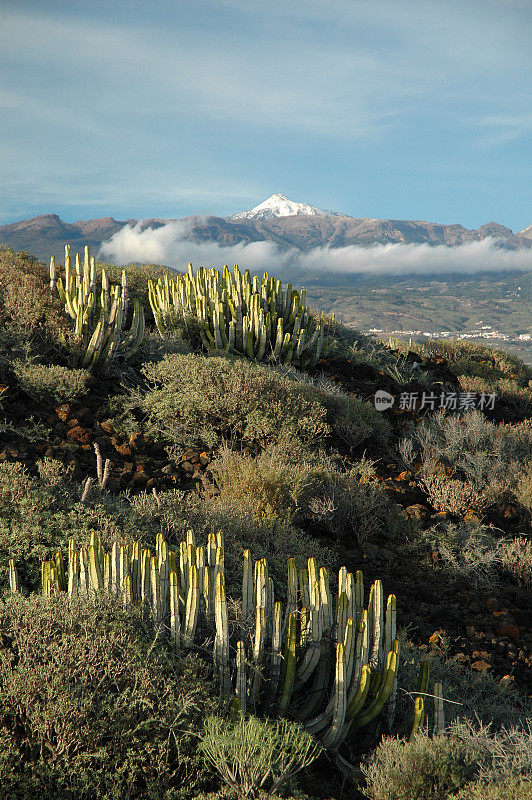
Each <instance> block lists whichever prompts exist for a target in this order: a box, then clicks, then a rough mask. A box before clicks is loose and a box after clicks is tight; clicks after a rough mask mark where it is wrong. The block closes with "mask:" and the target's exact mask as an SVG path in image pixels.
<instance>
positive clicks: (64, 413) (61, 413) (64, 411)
mask: <svg viewBox="0 0 532 800" xmlns="http://www.w3.org/2000/svg"><path fill="white" fill-rule="evenodd" d="M70 408H71V407H70V405H69V404H68V403H63V405H62V406H58V407H57V408H56V409H55V413H56V414H57V416H58V417H59V419H60V420H61V422H66V421H67V419H68V417H69V416H70Z"/></svg>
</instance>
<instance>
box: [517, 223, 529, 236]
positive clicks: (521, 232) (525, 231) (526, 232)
mask: <svg viewBox="0 0 532 800" xmlns="http://www.w3.org/2000/svg"><path fill="white" fill-rule="evenodd" d="M517 235H518V236H524V237H525V238H526V239H532V225H529V226H528V228H523V230H522V231H519V233H518V234H517Z"/></svg>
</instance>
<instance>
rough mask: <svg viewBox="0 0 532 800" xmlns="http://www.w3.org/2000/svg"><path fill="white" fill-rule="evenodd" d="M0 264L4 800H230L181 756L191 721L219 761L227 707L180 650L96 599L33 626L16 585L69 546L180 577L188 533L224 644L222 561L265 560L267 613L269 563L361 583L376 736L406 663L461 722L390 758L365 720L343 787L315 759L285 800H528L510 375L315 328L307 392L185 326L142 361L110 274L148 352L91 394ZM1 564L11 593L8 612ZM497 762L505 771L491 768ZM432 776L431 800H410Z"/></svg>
mask: <svg viewBox="0 0 532 800" xmlns="http://www.w3.org/2000/svg"><path fill="white" fill-rule="evenodd" d="M0 259H1V262H0V323H1V327H0V419H1V421H0V577H1V585H2V591H3V593H4V594H3V600H2V603H0V620H1V623H2V624H1V630H2V636H1V642H0V655H1V656H2V657H1V658H0V700H1V704H0V708H2V712H1V714H0V725H1V728H0V731H1V736H2V748H3V750H2V754H3V755H2V758H3V761H2V769H3V778H2V779H3V783H4V788H5V791H6V796H10V797H14V798H17V800H25V799H26V798H30V797H37V796H46V797H49V798H50V800H58V798H60V797H62V798H65V797H67V798H69V800H78V798H97V797H98V798H99V797H104V796H105V797H109V798H111V797H112V796H118V795H119V794H125V793H126V791H127V793H129V794H128V796H129V797H131V798H134V800H140V799H141V798H142V799H143V800H146V798H148V799H149V800H156V798H159V799H160V798H161V797H162V796H163V795H162V792H163V790H164V793H165V794H164V796H166V797H168V798H170V797H178V796H179V797H183V798H184V799H185V800H187V799H189V800H192V798H197V797H202V798H205V800H207V798H211V800H217V799H219V800H221V799H222V798H225V797H234V796H235V795H234V794H231V793H229V794H228V793H227V792H229V790H227V789H225V788H223V781H222V779H221V778H220V774H222V775H223V774H225V773H224V772H223V769H222V768H221V767H220V770H218V771H217V768H215V767H213V762H212V761H210V760H208V759H207V758H203V759H202V758H199V756H198V753H199V752H200V751H198V748H197V741H198V737H199V738H200V739H201V740H202V742H203V745H202V747H203V746H205V747H206V744H205V742H206V736H207V733H206V732H205V730H204V728H203V721H204V718H205V717H206V716H208V715H212V714H217V715H218V717H222V718H223V719H224V720H225V725H226V738H225V739H224V742H225V744H224V747H230V743H229V739H228V738H227V737H228V736H229V733H227V731H229V730H232V728H231V725H232V723H233V722H234V719H235V715H234V709H235V706H234V704H232V705H231V707H230V708H229V709H227V707H226V706H224V705H223V704H221V703H220V702H219V701H217V700H216V701H215V699H214V698H215V696H216V694H215V691H214V688H213V683H214V681H215V678H216V675H215V671H213V666H212V663H213V662H212V653H211V651H210V650H208V649H206V648H205V647H202V646H201V643H200V644H198V645H197V646H194V647H192V648H191V651H190V652H189V651H188V650H185V651H183V652H181V653H180V654H179V653H178V654H176V653H175V652H174V651H172V650H171V649H170V648H169V647H168V644H167V643H166V640H164V639H163V637H157V636H155V637H154V635H153V630H152V629H151V628H150V627H149V625H148V623H147V621H146V618H145V615H144V616H143V612H142V609H140V608H139V609H136V608H130V607H128V605H127V603H126V605H125V608H124V609H122V606H120V607H119V608H117V607H116V603H115V604H113V602H112V599H111V598H109V597H107V596H105V597H104V596H102V598H101V599H98V597H96V598H94V597H93V598H92V599H91V600H90V602H91V603H93V604H94V605H93V606H89V607H88V608H89V610H87V604H86V603H85V604H83V603H82V602H80V603H79V604H78V603H77V601H76V602H70V603H69V599H68V597H66V598H65V597H64V596H63V595H64V594H65V593H64V592H60V593H59V594H60V595H61V596H57V597H54V596H52V597H51V598H50V599H49V602H47V601H46V598H41V597H39V596H38V595H37V594H36V593H37V592H38V591H39V590H40V585H41V562H43V560H46V559H50V558H56V559H58V560H57V562H56V563H58V564H59V563H60V562H61V558H62V559H64V560H65V561H68V552H69V549H70V548H71V545H69V540H70V539H71V538H72V537H73V538H74V540H75V544H76V546H80V547H81V546H88V545H89V543H90V542H91V541H92V542H94V541H96V542H101V544H102V546H103V547H104V548H109V547H110V546H111V544H112V542H113V541H115V540H116V539H117V538H118V539H119V540H120V541H121V542H123V543H124V544H125V545H128V544H131V543H132V542H134V541H140V542H141V544H142V547H146V548H155V547H156V544H155V542H156V541H159V540H158V539H156V537H157V536H160V533H161V531H162V532H163V533H164V535H165V537H166V539H167V540H168V542H169V545H170V546H171V547H172V548H174V549H175V550H176V551H177V552H178V553H179V552H180V550H179V548H180V543H181V542H183V541H184V540H185V537H187V536H189V534H187V531H190V530H193V531H194V533H195V535H196V536H197V537H198V541H199V540H201V541H202V542H203V541H204V540H205V541H207V537H208V535H209V534H212V532H213V531H214V532H216V531H220V532H223V534H224V537H225V555H224V558H225V565H226V570H227V591H228V594H229V596H230V598H231V603H230V604H229V611H230V614H232V615H233V616H230V625H231V626H232V627H231V630H232V629H233V627H234V628H235V629H237V628H238V625H237V624H236V622H235V620H236V617H235V616H234V615H235V614H237V613H239V612H238V609H239V608H241V606H240V605H239V604H240V603H241V602H242V601H241V600H240V595H239V592H241V589H242V578H241V573H240V571H239V570H238V569H237V567H238V565H239V564H240V560H241V558H242V550H243V549H244V548H248V549H249V550H250V552H251V556H252V558H253V559H261V558H267V559H268V562H269V565H270V575H271V576H272V578H273V580H274V582H275V587H276V588H275V591H276V595H275V597H276V599H278V598H281V599H283V600H284V598H285V596H286V591H287V587H286V583H283V581H285V578H284V577H283V576H284V575H285V573H286V559H287V558H288V557H292V556H293V557H295V558H296V561H297V564H298V566H300V567H301V566H305V565H306V564H307V559H308V558H310V557H316V558H317V560H318V562H319V564H320V565H324V566H327V567H328V568H329V570H330V572H331V575H332V574H333V572H334V571H335V570H337V569H338V567H339V566H340V565H345V566H346V567H347V570H348V571H349V572H350V573H352V574H355V572H356V570H359V569H361V570H363V572H364V579H365V581H366V588H367V587H368V586H369V585H370V583H371V582H372V581H373V580H375V579H377V578H380V579H382V581H383V582H384V585H385V587H386V591H387V592H393V593H394V594H395V595H396V596H397V624H398V628H399V631H400V639H401V642H402V644H401V651H400V664H401V666H400V672H399V674H398V687H399V690H398V697H397V711H396V725H397V727H396V728H394V732H395V733H397V734H399V735H401V736H405V735H406V736H408V733H409V731H410V730H411V728H412V712H413V698H414V697H415V696H416V692H417V691H418V689H417V670H418V666H419V661H420V659H424V660H427V661H428V662H430V665H431V670H432V675H433V679H434V680H438V681H441V682H442V683H443V687H444V689H443V691H444V697H445V701H446V702H445V711H446V718H447V723H449V722H450V721H451V720H453V719H454V718H455V717H456V716H457V715H458V716H459V717H460V718H461V719H462V721H464V722H466V721H469V727H468V726H467V725H466V726H464V727H462V728H460V727H459V728H453V729H452V731H450V732H448V734H447V736H443V735H440V734H439V733H438V731H437V730H436V729H433V725H432V721H431V720H432V711H431V712H430V715H429V716H428V717H427V720H428V721H429V720H430V722H428V723H427V724H429V728H428V730H427V731H426V732H424V733H421V734H420V735H419V736H418V737H416V738H415V739H414V740H413V742H412V743H410V744H409V743H407V742H406V741H405V740H401V742H400V743H399V744H398V742H397V740H396V739H387V738H384V740H383V741H382V743H381V744H379V742H381V739H382V737H383V735H384V734H385V732H386V730H387V728H386V725H385V723H384V721H382V722H379V723H378V724H376V725H374V726H373V727H371V728H370V729H366V730H365V731H364V732H363V733H361V732H360V731H358V730H355V729H353V730H352V731H351V733H350V734H349V736H347V738H346V740H345V742H343V743H342V747H341V753H342V754H343V758H344V759H346V758H347V757H348V759H349V761H350V762H351V764H355V765H361V766H362V772H361V771H357V769H355V771H353V770H352V769H351V771H350V772H349V773H348V775H349V777H347V778H346V775H345V771H344V772H342V770H341V769H340V766H341V761H340V760H339V759H335V758H333V757H332V756H331V754H328V755H323V756H321V757H320V758H319V759H317V760H316V761H314V762H313V763H312V764H311V765H310V766H309V767H308V768H307V769H305V770H304V771H303V772H301V773H299V774H298V777H297V780H296V779H295V778H294V779H292V780H290V781H288V780H287V782H286V783H285V785H284V789H285V790H286V791H285V794H286V796H288V797H290V798H296V797H297V798H302V799H303V800H304V799H306V800H312V798H314V799H315V800H318V798H320V799H321V800H332V798H335V799H337V800H340V798H347V797H349V798H351V799H352V800H354V799H355V798H356V799H357V800H358V799H359V798H362V797H366V798H370V800H371V798H373V800H380V798H382V797H385V798H389V799H390V800H399V799H401V800H420V798H423V800H427V799H428V798H433V800H451V798H455V797H459V798H460V800H465V798H480V797H481V796H484V797H486V798H489V799H490V800H528V798H530V794H529V793H528V794H527V792H529V789H530V784H529V783H528V784H527V780H528V778H529V775H528V774H527V769H528V767H527V764H528V762H527V755H526V754H527V753H528V752H529V747H530V734H529V732H528V733H527V728H526V724H525V716H526V709H527V702H528V699H529V698H530V694H531V691H532V621H531V616H530V588H531V586H532V541H531V538H530V531H531V522H532V463H531V461H530V454H531V452H532V427H531V425H530V419H531V416H532V371H531V370H530V369H529V368H527V367H526V366H525V365H524V364H523V363H522V362H520V361H519V360H518V359H517V358H514V357H513V356H510V355H508V354H505V353H502V352H499V351H497V350H492V349H490V348H487V347H482V346H480V345H471V344H467V343H464V342H444V343H438V342H432V343H423V344H419V345H418V344H412V343H410V344H409V343H407V342H395V343H390V344H389V345H387V346H385V345H383V344H382V343H380V342H378V341H377V340H375V339H373V338H371V337H368V336H366V335H364V334H363V333H360V332H356V331H352V330H348V329H347V328H344V327H343V326H342V325H340V324H338V323H333V322H332V321H331V322H330V323H329V325H328V328H327V337H326V341H325V345H324V349H323V352H322V353H321V358H320V360H319V362H318V363H317V365H315V366H314V367H313V368H312V369H311V370H309V371H308V372H306V373H305V372H303V371H300V370H295V369H294V368H293V367H289V366H285V367H283V366H282V365H280V364H274V363H269V362H267V361H265V362H263V363H261V364H257V363H253V362H250V361H248V360H246V359H244V358H242V357H236V356H233V357H229V356H227V355H224V354H217V355H216V354H214V355H213V354H210V355H209V354H207V353H206V352H205V350H204V349H203V348H202V345H201V340H200V338H199V337H198V335H197V330H196V329H195V328H194V326H193V325H192V324H187V325H184V324H182V323H179V324H177V325H176V329H175V330H174V331H173V333H172V335H168V336H166V337H165V338H164V339H163V338H162V337H161V336H160V335H159V333H157V331H156V330H154V329H153V328H152V324H151V321H150V320H151V317H150V314H149V305H148V303H147V301H146V281H147V275H146V273H144V272H143V271H142V269H141V268H136V267H132V268H129V270H128V274H129V279H130V291H131V297H132V299H138V300H140V302H141V303H143V304H144V305H145V308H146V317H147V322H148V325H147V333H146V336H145V338H144V340H143V342H142V344H141V346H140V347H139V349H138V350H137V351H136V352H135V353H134V354H133V355H131V356H130V357H129V358H128V360H124V359H122V360H121V359H120V358H118V359H116V360H115V361H114V362H113V363H112V366H111V368H110V369H109V371H108V372H107V373H105V374H103V375H102V374H98V373H97V372H94V371H93V372H89V371H88V370H86V369H83V368H80V367H79V364H77V365H76V364H75V363H74V356H73V354H74V352H75V350H74V349H72V339H71V334H70V333H69V329H70V321H69V319H68V318H67V317H66V315H65V313H64V309H63V306H62V304H61V303H60V301H59V300H58V299H57V298H52V296H51V294H50V292H49V286H48V274H47V270H46V268H45V267H44V265H43V264H41V263H39V262H38V261H36V260H35V259H31V258H28V257H27V256H26V255H16V254H14V253H13V252H11V251H8V250H3V251H1V253H0ZM117 274H118V273H117ZM21 309H22V311H21ZM376 397H380V398H381V399H382V398H384V404H383V405H381V406H380V408H381V409H382V410H376V407H375V398H376ZM390 399H391V400H392V401H393V402H391V401H390ZM99 457H101V459H102V462H100V468H98V466H97V463H98V458H99ZM106 461H107V464H108V466H107V469H106V475H105V478H104V477H103V474H102V472H101V464H102V463H104V462H106ZM89 478H90V479H91V481H89V482H87V479H89ZM95 536H96V537H97V538H96V539H95V538H94V537H95ZM99 546H100V545H99V544H98V547H99ZM94 548H95V545H94V544H93V550H94ZM57 552H60V553H61V554H62V555H61V557H58V556H56V555H55V554H56V553H57ZM154 552H155V550H154ZM11 558H13V559H14V560H15V565H16V567H17V569H18V580H19V582H20V586H19V588H20V590H21V593H20V594H19V593H18V592H15V593H13V594H10V592H9V589H8V572H9V560H10V559H11ZM154 560H155V559H154ZM309 569H310V568H309ZM302 585H303V584H302ZM334 591H336V587H335V588H334ZM301 592H303V589H301ZM366 594H367V592H366ZM92 609H94V610H92ZM302 613H303V612H302ZM303 644H304V640H303V639H302V640H301V643H300V647H303ZM283 658H288V655H286V652H285V655H284V656H283ZM133 676H134V678H133ZM325 680H326V679H325ZM431 681H432V678H431ZM375 685H376V684H375ZM431 686H432V683H431ZM65 687H68V691H66V690H65ZM375 691H377V689H375ZM42 697H45V701H43V700H42ZM529 707H530V706H529V705H528V709H529ZM427 708H429V706H428V705H427ZM430 708H432V706H430ZM218 717H217V718H218ZM479 720H480V721H481V722H482V723H484V724H488V723H491V724H492V728H491V732H489V731H488V732H486V730H483V729H480V731H479V729H478V724H479ZM212 724H213V725H214V723H212ZM257 724H259V723H257ZM260 724H263V725H265V724H266V723H264V722H262V723H260ZM475 726H476V727H475ZM508 726H515V730H514V733H513V734H512V737H513V738H511V737H510V738H508V736H507V734H505V733H504V729H505V728H507V727H508ZM109 730H111V732H112V735H107V732H108V731H109ZM298 730H299V729H298ZM211 733H212V732H211ZM248 733H249V732H248ZM427 733H430V735H427ZM212 735H214V734H212ZM221 735H222V734H221V733H220V734H219V736H220V737H221ZM240 735H241V736H243V735H244V734H243V733H242V732H241V733H240ZM249 735H250V736H251V734H249ZM257 735H258V734H257ZM264 735H265V733H264V730H262V732H261V733H260V736H264ZM295 735H296V734H295V733H294V730H292V732H291V734H290V736H292V737H293V736H295ZM497 737H500V738H497ZM505 737H506V738H505ZM117 742H120V747H117V745H116V743H117ZM479 742H482V747H481V749H480V750H479V747H480V744H479ZM217 743H218V745H217V746H218V747H221V739H220V738H218V739H217ZM249 746H250V747H251V745H249ZM283 746H285V747H287V746H288V745H287V744H286V743H285V745H283ZM398 747H399V748H400V751H399V754H397V753H396V751H395V750H394V749H393V748H396V749H397V748H398ZM375 748H377V749H375ZM475 748H476V749H475ZM497 748H498V749H497ZM201 752H204V750H202V751H201ZM223 752H226V753H227V751H223ZM283 752H284V751H283ZM28 753H30V754H31V756H32V757H31V759H28ZM420 753H421V754H420ZM496 753H499V755H500V753H505V754H506V755H505V758H509V757H510V756H509V754H510V753H511V754H512V757H513V758H514V760H513V761H512V765H513V766H512V768H511V769H510V767H509V766H508V765H507V764H506V762H504V763H503V762H502V761H501V758H499V757H498V756H496V755H495V754H496ZM423 754H424V755H423ZM457 754H458V755H457ZM490 754H491V755H490ZM332 755H333V756H334V753H333V754H332ZM298 757H299V756H298ZM394 758H398V759H399V763H400V764H401V770H397V769H395V770H394V768H393V763H394V762H393V760H394ZM442 759H443V762H442ZM215 762H216V759H215ZM221 762H222V763H225V762H224V761H223V758H222V759H221ZM221 762H220V760H219V761H218V764H219V765H220V763H221ZM442 763H443V766H442ZM420 765H423V766H420ZM505 765H506V766H505ZM215 766H216V763H215ZM423 770H424V771H423ZM409 771H410V772H409ZM399 773H400V774H399ZM402 774H404V775H412V776H415V779H416V784H415V785H416V787H418V789H419V791H418V789H416V791H418V793H417V794H415V793H413V792H414V790H413V789H412V786H411V785H410V784H412V785H413V783H412V780H413V779H410V778H409V779H408V780H406V779H405V780H406V784H408V785H406V786H403V787H402V788H401V786H400V785H399V784H400V782H401V775H402ZM442 774H443V775H444V776H445V779H444V782H443V783H442V784H441V786H442V789H441V792H440V794H438V795H435V794H430V792H431V791H432V788H431V787H433V786H434V785H435V783H436V776H441V775H442ZM364 775H365V777H364ZM449 776H452V781H451V778H449ZM438 780H439V778H438ZM445 781H451V782H450V783H446V782H445ZM398 782H399V784H398ZM381 785H385V786H386V787H387V791H388V792H389V793H388V794H386V795H384V794H382V793H380V794H379V789H378V787H379V786H381ZM438 785H439V784H438ZM420 786H421V788H419V787H420ZM43 787H46V794H43V792H44V788H43ZM486 787H488V788H489V791H492V794H491V795H488V794H484V795H483V792H485V791H487V789H486ZM501 787H502V789H504V791H505V792H507V793H506V794H502V793H500V792H499V794H496V792H497V791H499V790H500V791H502V789H501ZM458 791H460V792H461V794H459V795H458V794H457V792H458ZM393 792H395V793H393ZM419 792H421V793H419ZM113 793H114V794H113ZM249 796H250V797H251V796H253V794H250V795H249ZM255 796H256V797H260V796H261V795H260V793H257V794H256V795H255Z"/></svg>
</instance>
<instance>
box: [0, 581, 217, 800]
mask: <svg viewBox="0 0 532 800" xmlns="http://www.w3.org/2000/svg"><path fill="white" fill-rule="evenodd" d="M0 625H1V629H2V645H1V648H0V748H1V750H0V752H1V756H0V765H1V769H2V793H3V794H4V796H5V797H9V798H11V799H12V800H27V798H29V797H39V798H43V800H93V799H94V798H96V797H97V798H99V799H100V798H101V800H111V798H113V800H114V799H115V798H117V797H128V798H131V800H133V798H139V800H140V798H143V800H152V799H153V800H155V799H157V800H163V799H164V800H167V798H171V797H178V796H181V795H182V791H183V788H184V787H186V788H187V790H190V791H191V792H192V790H193V789H194V787H198V785H199V784H201V782H202V780H203V779H204V777H205V775H206V773H205V769H204V767H203V765H202V763H201V761H200V759H199V758H198V756H197V753H196V739H195V732H199V730H200V729H201V724H202V720H203V719H204V717H205V715H206V714H208V713H212V711H213V710H214V707H215V706H214V702H213V700H212V699H211V698H212V697H213V696H214V694H213V691H212V687H211V684H210V680H209V677H208V673H207V669H206V667H205V666H204V665H202V663H201V662H200V661H199V660H198V659H197V658H196V657H194V656H188V657H187V658H184V659H183V660H181V661H178V660H176V659H175V658H174V657H173V656H169V655H167V654H166V653H165V652H164V650H163V649H162V648H161V647H159V646H155V647H154V644H153V641H152V636H151V635H150V633H149V632H148V630H147V629H146V628H145V627H144V623H143V621H142V616H141V614H140V613H139V612H137V611H134V610H130V611H125V610H121V609H119V608H117V603H116V599H113V598H105V597H100V598H98V599H97V600H96V599H95V600H94V601H87V600H86V599H83V600H80V601H77V600H72V599H69V598H68V597H55V598H53V599H51V600H50V599H45V598H42V597H39V596H35V595H33V596H31V597H30V598H29V599H25V598H23V597H21V596H20V595H17V596H11V597H9V598H8V599H7V600H6V601H5V602H3V603H1V604H0Z"/></svg>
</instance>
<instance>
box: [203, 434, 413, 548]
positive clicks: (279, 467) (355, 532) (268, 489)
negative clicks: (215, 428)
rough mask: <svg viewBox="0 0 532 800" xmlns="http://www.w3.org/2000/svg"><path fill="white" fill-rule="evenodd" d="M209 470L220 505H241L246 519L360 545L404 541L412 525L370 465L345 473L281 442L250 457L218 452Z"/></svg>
mask: <svg viewBox="0 0 532 800" xmlns="http://www.w3.org/2000/svg"><path fill="white" fill-rule="evenodd" d="M210 471H211V473H212V475H213V477H214V480H215V482H216V486H217V488H218V490H219V493H220V494H219V497H220V499H221V501H222V502H226V503H229V504H232V505H240V506H241V507H242V508H245V509H246V510H247V513H248V514H249V516H250V518H255V519H264V520H268V519H271V520H273V519H277V520H281V521H285V522H288V523H293V524H299V525H302V526H303V527H312V528H315V527H316V523H317V524H318V525H319V526H320V529H321V530H322V531H323V533H329V534H331V535H332V536H333V537H334V538H335V539H338V540H340V541H343V542H352V540H353V539H354V540H355V541H357V542H358V543H359V544H360V543H362V542H365V541H368V540H370V539H372V538H373V537H374V536H375V535H377V534H379V533H381V534H382V533H384V534H386V535H388V536H391V537H394V536H404V535H406V534H407V533H409V532H410V530H411V522H410V521H409V520H408V519H407V518H406V516H405V515H404V514H402V513H401V512H400V510H399V507H398V506H397V505H396V504H395V503H394V502H393V501H392V500H390V499H389V498H388V496H387V495H386V494H385V492H384V491H383V490H382V488H381V486H380V485H379V483H378V481H377V479H376V477H375V476H374V475H373V476H370V474H369V473H371V462H368V461H366V460H363V461H361V462H359V463H358V464H355V465H354V466H353V467H351V468H350V469H349V470H348V471H347V472H342V471H341V465H340V464H339V463H338V462H337V460H336V461H335V460H334V459H333V458H331V457H327V456H326V455H325V454H324V453H312V452H309V451H308V450H305V448H301V447H298V446H297V443H296V445H295V446H292V445H291V444H290V443H286V442H285V443H281V444H278V445H273V446H271V447H268V448H266V449H265V450H264V451H263V452H261V453H259V455H257V456H255V457H252V456H251V455H249V454H246V453H240V452H235V451H232V450H230V449H229V448H227V447H226V448H222V450H221V451H220V453H219V455H218V458H217V459H215V461H213V462H212V464H211V465H210Z"/></svg>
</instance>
